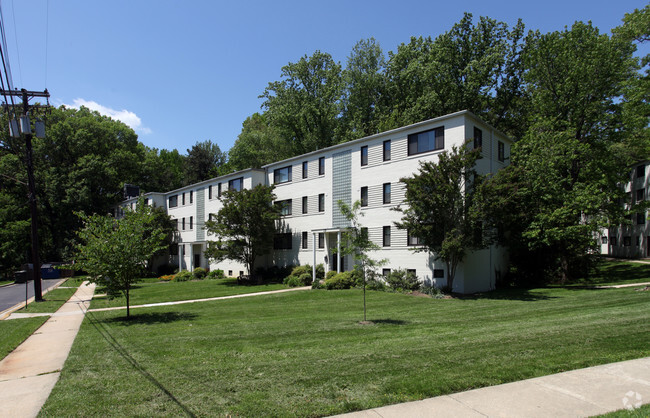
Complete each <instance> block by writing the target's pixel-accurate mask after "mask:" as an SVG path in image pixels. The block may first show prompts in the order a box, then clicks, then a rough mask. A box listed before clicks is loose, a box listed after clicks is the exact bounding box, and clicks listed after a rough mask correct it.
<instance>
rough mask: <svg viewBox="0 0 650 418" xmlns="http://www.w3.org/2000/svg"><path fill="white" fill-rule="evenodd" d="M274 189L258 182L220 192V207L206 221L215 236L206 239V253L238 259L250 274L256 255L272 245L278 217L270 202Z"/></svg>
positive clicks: (223, 258) (276, 209) (209, 231)
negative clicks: (252, 185)
mask: <svg viewBox="0 0 650 418" xmlns="http://www.w3.org/2000/svg"><path fill="white" fill-rule="evenodd" d="M273 189H274V187H273V186H265V185H262V184H258V185H257V186H255V187H253V188H252V189H242V190H240V191H235V190H227V191H225V192H223V193H222V195H221V203H222V205H223V206H222V208H221V209H219V212H217V213H216V215H215V216H214V218H213V219H211V220H209V221H207V222H206V223H205V228H206V230H207V232H208V233H209V234H211V235H213V236H214V238H215V240H214V241H210V242H209V243H208V248H207V249H206V251H205V254H206V255H207V256H208V257H210V258H212V259H214V260H216V261H222V260H226V259H228V260H233V261H239V262H241V263H242V264H244V265H246V267H247V268H248V274H250V275H252V274H253V272H254V271H255V261H256V260H257V259H258V257H260V256H263V255H265V254H268V253H269V252H270V251H271V250H272V249H273V237H274V234H275V231H276V222H277V221H278V220H279V219H280V208H279V207H278V206H277V205H274V204H273V201H274V200H275V194H274V193H273Z"/></svg>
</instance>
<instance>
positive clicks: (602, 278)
mask: <svg viewBox="0 0 650 418" xmlns="http://www.w3.org/2000/svg"><path fill="white" fill-rule="evenodd" d="M645 282H650V264H644V263H636V262H632V261H622V260H599V262H598V264H597V265H596V268H595V270H594V271H593V272H592V273H591V274H590V275H589V276H588V277H586V278H582V279H579V280H577V281H576V282H575V283H572V284H571V285H573V286H580V285H594V286H609V285H619V284H629V283H645Z"/></svg>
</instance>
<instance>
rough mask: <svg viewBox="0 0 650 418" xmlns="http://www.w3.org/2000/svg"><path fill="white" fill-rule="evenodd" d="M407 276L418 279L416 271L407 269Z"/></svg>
mask: <svg viewBox="0 0 650 418" xmlns="http://www.w3.org/2000/svg"><path fill="white" fill-rule="evenodd" d="M406 275H407V276H412V277H417V272H416V271H415V269H406Z"/></svg>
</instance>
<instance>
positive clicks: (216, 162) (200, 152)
mask: <svg viewBox="0 0 650 418" xmlns="http://www.w3.org/2000/svg"><path fill="white" fill-rule="evenodd" d="M226 160H227V154H226V153H224V152H222V151H221V149H220V148H219V145H217V144H215V143H213V142H212V141H203V142H197V143H196V144H194V145H193V146H192V148H190V149H188V150H187V158H185V176H184V178H183V180H184V182H185V184H192V183H197V182H199V181H203V180H207V179H209V178H212V177H216V176H218V175H219V167H221V166H222V165H224V164H225V163H226Z"/></svg>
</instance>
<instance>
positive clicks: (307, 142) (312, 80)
mask: <svg viewBox="0 0 650 418" xmlns="http://www.w3.org/2000/svg"><path fill="white" fill-rule="evenodd" d="M342 87H343V83H342V77H341V65H340V64H339V63H337V62H335V61H334V59H332V56H331V55H330V54H327V53H323V52H320V51H316V52H314V53H313V54H312V56H310V57H308V56H304V57H302V58H300V60H299V61H298V62H296V63H289V64H287V65H285V66H284V67H282V80H279V81H274V82H271V83H269V84H268V86H267V87H266V89H265V90H264V93H263V94H262V95H261V96H260V97H261V98H263V99H264V103H263V105H262V107H263V108H264V109H265V110H266V112H265V114H266V116H267V117H268V118H269V121H270V123H271V124H272V125H273V126H274V127H275V128H277V129H278V132H279V134H280V135H281V137H282V138H284V139H285V140H286V141H287V142H288V144H289V146H290V149H291V152H292V154H293V155H298V154H304V153H307V152H310V151H314V150H317V149H321V148H325V147H328V146H330V145H333V144H335V143H336V141H335V133H336V129H337V124H338V115H339V113H340V112H341V109H340V102H341V94H342Z"/></svg>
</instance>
